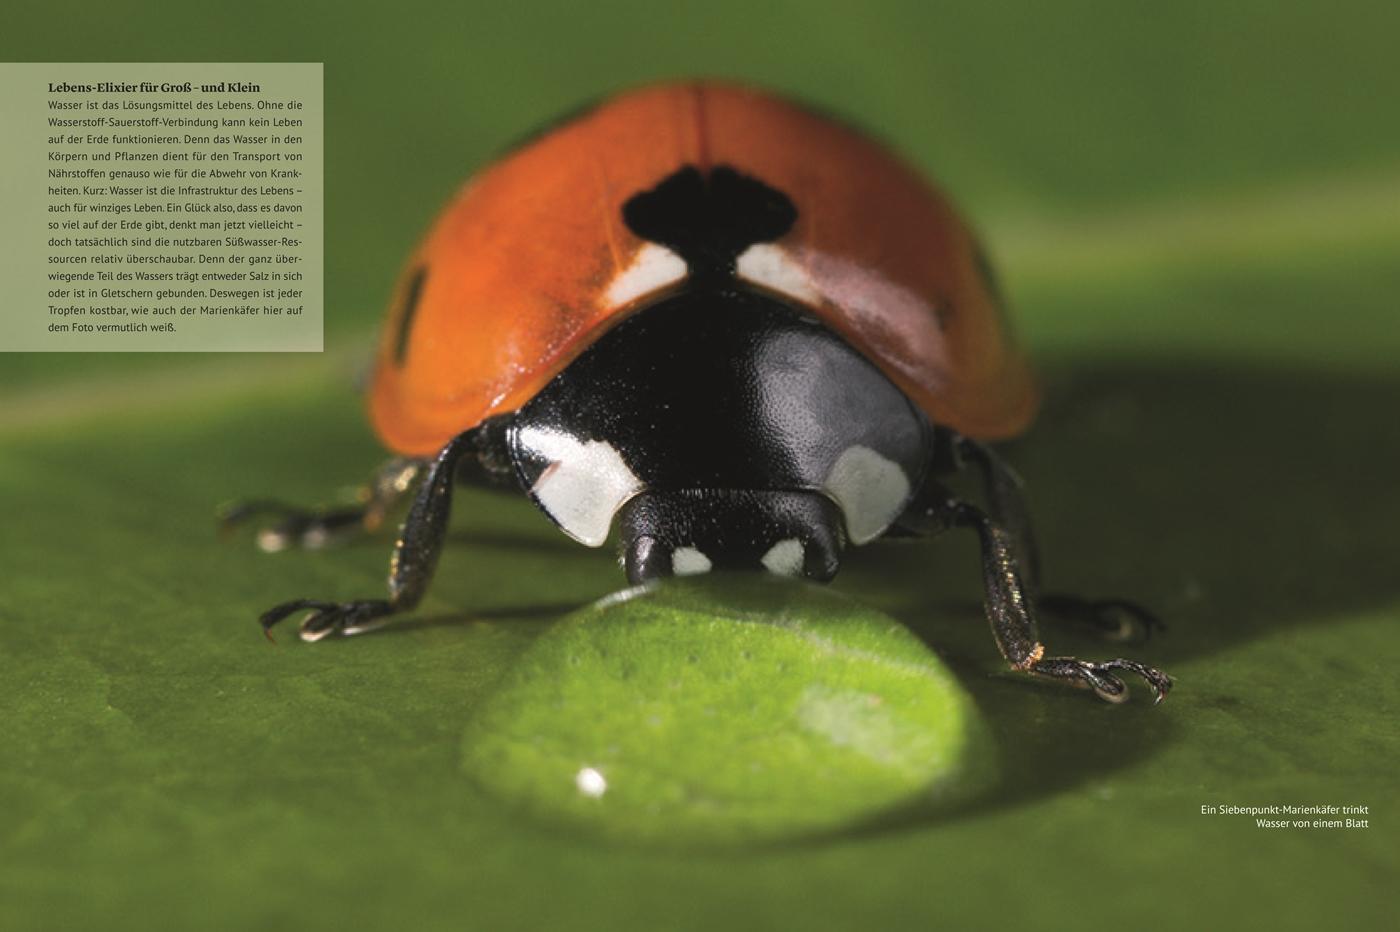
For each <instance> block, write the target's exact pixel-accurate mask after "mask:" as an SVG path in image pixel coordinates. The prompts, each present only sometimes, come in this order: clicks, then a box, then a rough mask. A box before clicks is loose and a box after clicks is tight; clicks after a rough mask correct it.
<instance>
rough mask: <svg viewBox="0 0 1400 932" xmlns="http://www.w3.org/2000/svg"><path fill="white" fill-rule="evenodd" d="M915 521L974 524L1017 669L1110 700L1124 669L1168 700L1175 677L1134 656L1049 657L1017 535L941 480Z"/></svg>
mask: <svg viewBox="0 0 1400 932" xmlns="http://www.w3.org/2000/svg"><path fill="white" fill-rule="evenodd" d="M910 519H911V523H916V524H917V526H918V527H919V529H920V530H922V531H923V532H924V533H929V532H936V531H940V530H947V529H951V528H971V529H972V530H974V531H976V532H977V536H978V539H979V540H980V542H981V545H982V581H983V586H984V589H985V592H986V610H987V618H988V620H989V621H990V622H991V625H992V635H993V637H995V638H996V642H997V647H998V648H999V649H1000V650H1001V654H1002V656H1003V657H1005V658H1006V661H1007V663H1009V664H1011V666H1012V668H1013V669H1016V670H1021V671H1023V672H1026V673H1031V674H1034V675H1036V676H1042V677H1048V678H1051V679H1059V680H1068V681H1069V682H1071V683H1073V684H1074V685H1076V686H1079V687H1083V688H1087V689H1092V690H1093V691H1094V692H1095V693H1097V694H1098V696H1099V697H1100V698H1102V699H1105V700H1107V701H1109V702H1124V701H1126V700H1127V698H1128V687H1127V685H1126V684H1125V683H1124V682H1123V680H1122V679H1120V678H1119V677H1118V675H1117V674H1118V673H1123V672H1126V673H1134V674H1136V675H1138V676H1140V677H1142V678H1143V679H1144V680H1146V681H1147V685H1148V686H1149V687H1151V689H1152V692H1153V695H1154V696H1155V699H1156V701H1157V702H1161V701H1162V700H1163V699H1164V698H1166V695H1167V692H1168V690H1170V689H1171V686H1172V681H1171V678H1170V677H1169V676H1167V675H1166V674H1165V673H1163V672H1161V671H1160V670H1156V669H1153V668H1152V667H1149V666H1146V665H1144V664H1141V663H1138V662H1137V661H1134V660H1124V659H1121V658H1120V659H1117V660H1109V661H1104V662H1093V661H1088V660H1080V659H1078V658H1076V657H1047V656H1045V645H1044V644H1042V643H1041V642H1040V634H1039V631H1038V630H1037V625H1036V617H1035V602H1034V600H1033V599H1032V598H1031V590H1030V588H1029V587H1028V586H1027V585H1026V581H1025V580H1026V573H1025V567H1024V566H1023V564H1022V560H1021V554H1020V549H1019V546H1018V544H1017V541H1016V538H1015V536H1014V535H1013V534H1012V533H1011V531H1009V530H1008V529H1007V528H1006V527H1004V526H1003V525H1002V524H1001V523H1000V522H998V521H996V520H994V519H993V518H991V517H990V516H988V515H987V513H986V512H984V511H983V510H982V509H980V508H978V507H977V506H976V505H972V504H970V503H968V502H965V501H962V500H960V499H957V498H954V497H952V496H950V495H948V493H947V491H946V490H945V489H944V488H943V487H942V486H941V485H940V484H939V483H937V482H929V483H927V484H926V485H925V488H924V489H923V491H922V493H921V495H920V497H919V500H918V501H916V502H915V504H914V506H913V507H912V508H911V514H910Z"/></svg>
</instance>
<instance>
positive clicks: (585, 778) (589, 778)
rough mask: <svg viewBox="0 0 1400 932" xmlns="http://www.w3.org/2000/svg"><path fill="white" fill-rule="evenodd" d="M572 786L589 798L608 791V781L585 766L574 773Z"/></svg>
mask: <svg viewBox="0 0 1400 932" xmlns="http://www.w3.org/2000/svg"><path fill="white" fill-rule="evenodd" d="M574 786H576V787H578V791H579V792H580V793H582V794H583V795H584V796H587V797H589V798H590V799H597V798H598V797H599V796H602V795H603V794H604V793H606V792H607V791H608V781H607V780H606V779H605V778H604V777H603V775H602V774H601V773H599V772H598V771H597V770H595V769H594V768H592V767H585V768H583V769H582V770H580V771H579V772H578V773H576V774H574Z"/></svg>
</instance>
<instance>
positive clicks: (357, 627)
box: [258, 599, 394, 643]
mask: <svg viewBox="0 0 1400 932" xmlns="http://www.w3.org/2000/svg"><path fill="white" fill-rule="evenodd" d="M308 609H309V610H310V612H309V614H307V616H306V617H305V618H303V619H302V621H301V625H300V627H299V629H298V634H299V636H300V637H301V639H302V640H303V641H307V642H308V643H310V642H315V641H319V640H321V639H323V638H326V637H329V636H331V635H336V636H342V635H352V634H359V633H361V632H362V631H365V630H367V628H368V626H367V624H366V623H367V622H370V621H372V620H374V619H376V618H382V617H384V616H385V615H389V614H392V613H393V611H394V607H393V606H392V605H391V604H390V603H388V602H385V601H383V600H378V599H362V600H359V601H354V602H323V601H320V600H317V599H295V600H293V601H291V602H283V603H282V604H281V605H277V606H274V607H273V608H270V609H268V610H267V611H265V612H263V613H262V616H261V617H260V618H259V619H258V622H259V623H260V624H261V625H262V629H263V632H264V633H265V634H267V636H268V638H269V639H270V638H271V637H272V628H273V627H274V626H275V625H277V624H278V623H279V622H281V621H284V620H285V619H286V618H288V617H289V616H291V615H295V614H296V613H297V612H301V611H306V610H308Z"/></svg>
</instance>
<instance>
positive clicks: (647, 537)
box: [618, 489, 845, 584]
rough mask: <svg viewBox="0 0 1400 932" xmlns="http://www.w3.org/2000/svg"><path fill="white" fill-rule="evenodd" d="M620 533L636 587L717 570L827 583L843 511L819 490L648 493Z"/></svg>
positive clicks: (836, 557) (630, 510) (835, 563)
mask: <svg viewBox="0 0 1400 932" xmlns="http://www.w3.org/2000/svg"><path fill="white" fill-rule="evenodd" d="M618 527H619V529H620V530H621V532H622V533H621V537H622V554H623V563H624V565H625V566H626V569H627V579H628V581H629V582H631V583H633V584H637V583H641V582H645V581H647V580H650V579H656V578H658V577H661V576H688V575H693V574H696V573H706V572H709V571H710V570H711V569H748V570H767V571H769V572H771V573H776V574H779V575H785V576H805V577H807V578H808V579H814V580H817V581H820V582H825V581H827V580H829V579H831V578H832V577H833V576H835V575H836V570H837V569H838V568H839V566H840V562H841V551H842V548H843V547H844V545H845V534H844V530H843V528H844V525H843V523H842V517H841V511H840V509H839V508H838V507H837V505H836V503H835V502H833V501H832V500H831V499H830V498H828V497H827V496H825V495H823V494H821V493H820V492H773V491H753V490H737V489H686V490H680V491H647V492H643V493H641V494H639V495H636V496H634V497H633V498H632V499H631V500H630V501H629V502H627V504H626V505H625V506H623V508H622V510H621V511H620V512H619V513H618Z"/></svg>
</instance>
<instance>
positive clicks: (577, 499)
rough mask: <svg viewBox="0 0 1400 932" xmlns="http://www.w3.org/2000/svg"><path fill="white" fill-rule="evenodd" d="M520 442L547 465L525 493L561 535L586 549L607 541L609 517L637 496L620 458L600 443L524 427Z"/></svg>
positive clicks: (635, 480)
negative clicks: (528, 493) (583, 545)
mask: <svg viewBox="0 0 1400 932" xmlns="http://www.w3.org/2000/svg"><path fill="white" fill-rule="evenodd" d="M520 443H521V445H522V446H524V447H525V448H526V449H528V450H530V451H532V452H534V453H538V454H539V455H540V456H542V457H544V458H545V459H547V460H549V461H550V465H549V466H547V467H546V468H545V471H544V472H543V473H542V474H541V475H540V477H539V478H538V479H536V480H535V485H534V488H532V489H531V490H530V491H531V492H532V493H533V494H534V496H535V498H536V499H537V500H538V501H539V503H540V505H541V506H542V507H543V508H544V510H545V511H546V512H548V514H549V516H550V517H551V518H553V519H554V520H555V521H556V522H557V523H558V524H559V527H560V528H561V529H563V531H564V533H565V534H568V535H569V536H570V537H572V538H574V539H575V540H577V541H578V542H579V543H581V544H586V545H587V546H589V547H601V546H602V545H603V543H604V541H606V540H607V539H608V529H609V528H611V527H612V519H613V515H615V514H616V513H617V510H618V509H619V508H621V507H622V503H623V502H625V501H627V499H629V498H631V497H632V496H633V495H635V494H637V493H638V492H639V491H641V488H642V483H641V480H640V479H638V478H637V476H636V474H635V473H633V472H632V470H631V469H629V468H628V466H627V464H626V463H625V462H623V459H622V454H620V453H618V452H617V450H616V449H614V448H613V446H612V444H610V443H608V442H606V441H603V440H590V441H588V442H587V443H583V442H581V441H579V440H578V439H576V438H574V437H570V436H568V435H567V434H561V433H558V432H556V431H550V430H541V429H538V428H526V429H524V430H522V431H521V434H520Z"/></svg>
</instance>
